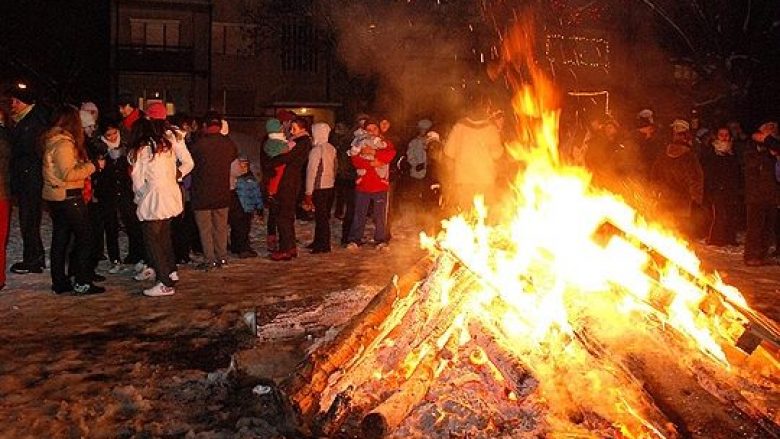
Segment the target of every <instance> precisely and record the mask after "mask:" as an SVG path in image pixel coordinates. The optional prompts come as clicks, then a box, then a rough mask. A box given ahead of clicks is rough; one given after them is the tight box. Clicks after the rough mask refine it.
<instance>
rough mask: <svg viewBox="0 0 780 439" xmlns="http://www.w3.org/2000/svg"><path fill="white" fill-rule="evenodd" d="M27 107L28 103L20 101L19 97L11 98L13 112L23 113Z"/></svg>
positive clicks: (14, 113)
mask: <svg viewBox="0 0 780 439" xmlns="http://www.w3.org/2000/svg"><path fill="white" fill-rule="evenodd" d="M27 107H29V105H28V104H26V103H24V102H22V101H20V100H19V99H16V98H11V106H10V108H11V114H13V115H16V114H21V113H22V112H23V111H24V110H25V109H27Z"/></svg>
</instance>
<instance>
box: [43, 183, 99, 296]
mask: <svg viewBox="0 0 780 439" xmlns="http://www.w3.org/2000/svg"><path fill="white" fill-rule="evenodd" d="M49 210H50V213H51V220H52V232H51V249H50V250H49V252H50V253H51V280H52V284H53V285H52V286H53V287H54V288H55V289H58V288H65V287H67V286H68V285H70V280H69V279H68V276H67V275H66V272H65V265H66V260H67V259H68V243H69V242H70V240H71V237H73V242H74V249H73V252H72V253H71V257H70V267H69V268H70V269H69V271H70V272H71V273H72V274H73V276H74V277H75V280H76V283H77V284H79V285H86V284H89V283H91V282H92V268H91V264H90V253H91V251H92V229H91V227H90V226H91V225H90V221H89V212H88V209H87V205H86V204H84V200H83V199H82V198H81V195H78V196H74V197H70V198H66V199H65V200H63V201H50V202H49Z"/></svg>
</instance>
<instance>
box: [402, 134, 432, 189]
mask: <svg viewBox="0 0 780 439" xmlns="http://www.w3.org/2000/svg"><path fill="white" fill-rule="evenodd" d="M425 149H426V144H425V137H423V136H417V137H415V138H414V139H412V141H411V142H409V146H408V147H407V149H406V159H407V160H408V161H409V166H410V167H411V169H410V170H409V176H410V177H412V178H414V179H417V180H422V179H423V178H425V175H426V172H427V171H428V166H427V163H428V153H427V152H426V150H425ZM417 165H426V166H425V167H423V168H422V170H420V171H418V170H416V169H415V168H416V167H417Z"/></svg>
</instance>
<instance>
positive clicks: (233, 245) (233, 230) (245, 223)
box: [228, 191, 252, 254]
mask: <svg viewBox="0 0 780 439" xmlns="http://www.w3.org/2000/svg"><path fill="white" fill-rule="evenodd" d="M228 223H230V251H231V252H233V253H236V254H238V253H241V252H245V251H250V250H252V246H251V245H249V232H250V231H251V229H252V212H249V213H247V212H244V208H243V207H242V206H241V201H239V199H238V194H237V193H236V191H231V203H230V210H229V211H228Z"/></svg>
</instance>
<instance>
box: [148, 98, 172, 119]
mask: <svg viewBox="0 0 780 439" xmlns="http://www.w3.org/2000/svg"><path fill="white" fill-rule="evenodd" d="M146 116H147V117H148V118H149V119H152V120H165V119H166V118H167V117H168V109H167V108H165V104H163V103H162V102H152V103H151V104H149V105H148V106H147V107H146Z"/></svg>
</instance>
